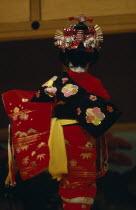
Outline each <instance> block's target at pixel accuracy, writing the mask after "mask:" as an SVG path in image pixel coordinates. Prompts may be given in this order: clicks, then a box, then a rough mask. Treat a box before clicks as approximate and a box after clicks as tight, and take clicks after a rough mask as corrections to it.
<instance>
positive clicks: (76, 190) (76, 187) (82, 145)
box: [59, 125, 96, 198]
mask: <svg viewBox="0 0 136 210" xmlns="http://www.w3.org/2000/svg"><path fill="white" fill-rule="evenodd" d="M63 130H64V136H65V141H66V151H67V159H68V175H66V176H64V177H63V180H62V181H61V183H60V188H59V193H60V195H61V196H62V197H64V198H73V197H95V195H96V184H95V179H96V140H95V139H94V138H93V137H92V136H91V135H90V134H88V132H87V131H85V130H84V129H83V128H82V127H80V126H77V125H73V126H64V127H63Z"/></svg>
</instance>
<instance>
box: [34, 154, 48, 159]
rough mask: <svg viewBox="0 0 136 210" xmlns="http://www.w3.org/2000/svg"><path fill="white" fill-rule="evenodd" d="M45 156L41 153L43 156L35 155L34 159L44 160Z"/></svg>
mask: <svg viewBox="0 0 136 210" xmlns="http://www.w3.org/2000/svg"><path fill="white" fill-rule="evenodd" d="M45 155H46V154H44V153H43V154H40V155H37V157H36V159H37V160H42V159H45Z"/></svg>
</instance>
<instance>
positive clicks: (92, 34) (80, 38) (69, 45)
mask: <svg viewBox="0 0 136 210" xmlns="http://www.w3.org/2000/svg"><path fill="white" fill-rule="evenodd" d="M72 20H76V21H77V24H76V25H70V26H69V27H67V28H63V31H60V30H57V31H56V33H55V37H54V39H55V43H54V44H55V45H56V46H57V47H58V48H61V49H63V50H65V49H76V48H78V47H79V45H81V44H82V46H83V47H84V48H86V50H87V51H89V52H93V51H94V48H95V49H97V50H98V51H99V50H100V49H101V47H100V42H103V34H102V31H101V28H100V27H99V26H98V25H89V26H87V25H86V24H85V23H84V22H86V21H88V22H90V23H92V22H93V19H92V18H88V19H87V18H86V16H85V15H79V16H78V17H76V18H74V17H69V21H72Z"/></svg>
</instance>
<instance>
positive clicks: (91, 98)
mask: <svg viewBox="0 0 136 210" xmlns="http://www.w3.org/2000/svg"><path fill="white" fill-rule="evenodd" d="M89 99H90V100H91V101H96V100H97V97H96V96H94V95H90V97H89Z"/></svg>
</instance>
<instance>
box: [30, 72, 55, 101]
mask: <svg viewBox="0 0 136 210" xmlns="http://www.w3.org/2000/svg"><path fill="white" fill-rule="evenodd" d="M57 78H58V77H57V76H54V77H52V78H51V79H50V80H48V81H47V82H45V83H44V84H43V85H42V86H41V87H40V88H39V89H38V90H37V92H36V93H35V95H34V96H33V97H32V99H31V100H30V101H31V102H53V101H54V98H55V96H56V91H57V88H56V87H55V84H54V82H55V81H56V80H57Z"/></svg>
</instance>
